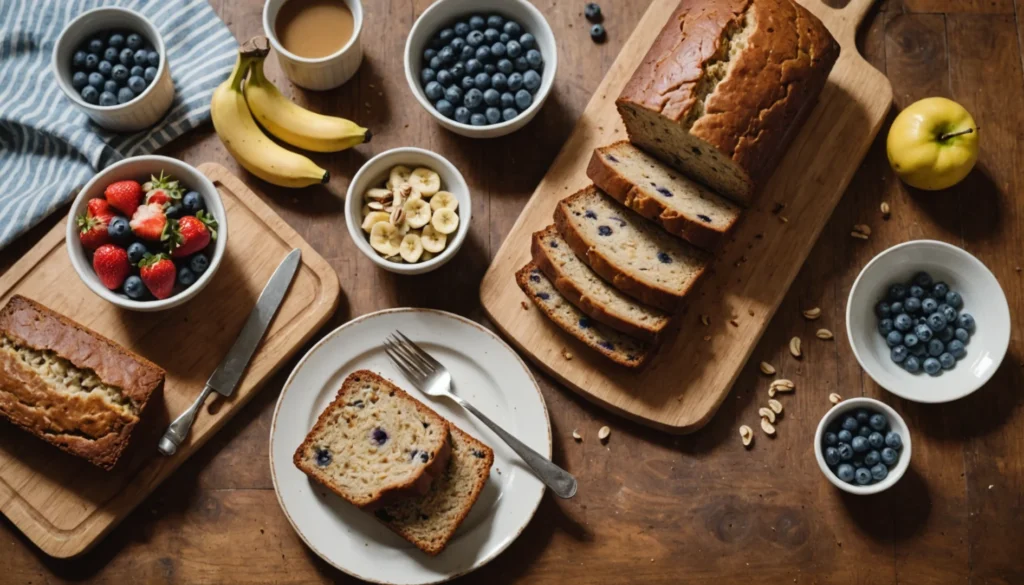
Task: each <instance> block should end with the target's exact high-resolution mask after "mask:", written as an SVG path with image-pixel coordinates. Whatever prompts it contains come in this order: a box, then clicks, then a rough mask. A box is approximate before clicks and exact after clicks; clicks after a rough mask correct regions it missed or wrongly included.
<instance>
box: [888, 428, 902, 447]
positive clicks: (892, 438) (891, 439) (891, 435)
mask: <svg viewBox="0 0 1024 585" xmlns="http://www.w3.org/2000/svg"><path fill="white" fill-rule="evenodd" d="M885 445H886V447H891V448H893V449H901V448H902V447H903V437H901V436H900V434H899V433H897V432H896V431H889V432H888V433H886V434H885Z"/></svg>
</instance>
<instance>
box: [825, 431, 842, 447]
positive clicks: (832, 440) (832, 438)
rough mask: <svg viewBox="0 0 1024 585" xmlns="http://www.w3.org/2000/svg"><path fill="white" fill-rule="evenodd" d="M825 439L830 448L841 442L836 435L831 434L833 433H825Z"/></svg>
mask: <svg viewBox="0 0 1024 585" xmlns="http://www.w3.org/2000/svg"><path fill="white" fill-rule="evenodd" d="M824 438H825V444H826V445H829V446H830V447H834V446H835V444H836V443H838V442H839V438H838V437H836V434H835V433H833V432H831V431H829V432H827V433H825V436H824Z"/></svg>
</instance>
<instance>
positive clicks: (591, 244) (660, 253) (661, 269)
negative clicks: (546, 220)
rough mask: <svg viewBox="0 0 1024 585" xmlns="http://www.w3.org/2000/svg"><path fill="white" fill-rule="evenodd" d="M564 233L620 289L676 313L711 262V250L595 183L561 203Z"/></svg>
mask: <svg viewBox="0 0 1024 585" xmlns="http://www.w3.org/2000/svg"><path fill="white" fill-rule="evenodd" d="M555 223H556V224H557V225H558V231H559V233H561V234H562V237H563V238H565V241H566V242H568V243H569V246H570V247H571V248H572V249H573V252H575V253H576V255H577V256H579V257H580V259H581V260H584V261H585V262H586V263H587V264H589V265H590V267H591V268H592V269H593V270H594V272H596V273H597V274H598V275H600V276H601V277H602V278H604V279H605V280H607V281H608V282H610V283H612V284H613V285H614V286H615V288H617V289H619V290H620V291H622V292H624V293H626V294H628V295H630V296H631V297H633V298H635V299H638V300H640V301H642V302H644V303H647V304H648V305H654V306H655V307H658V308H660V309H664V310H666V311H673V310H675V309H676V308H677V307H678V306H679V302H680V301H681V300H682V299H683V297H684V296H686V293H688V292H689V291H690V289H691V288H693V285H694V284H695V283H696V282H697V280H698V279H699V278H700V276H701V275H702V274H703V273H704V269H705V268H706V267H707V264H708V256H707V254H706V253H705V252H703V251H701V250H698V249H697V248H695V247H693V246H691V245H690V244H687V243H686V242H683V241H680V240H678V239H676V238H673V237H672V236H670V235H668V234H667V233H665V232H664V231H662V230H660V229H658V227H657V226H655V225H654V224H652V223H651V222H649V221H647V220H646V219H644V218H642V217H640V216H639V215H637V214H636V213H634V212H632V211H629V210H628V209H624V208H623V207H622V206H621V205H619V203H618V202H617V201H615V200H614V199H612V198H611V197H609V196H608V195H606V194H605V193H603V192H602V191H600V190H598V189H597V188H596V187H594V186H590V187H587V188H586V189H583V190H582V191H579V192H577V193H575V194H573V195H570V196H569V197H567V198H565V199H563V200H562V201H561V202H559V204H558V207H557V208H556V209H555Z"/></svg>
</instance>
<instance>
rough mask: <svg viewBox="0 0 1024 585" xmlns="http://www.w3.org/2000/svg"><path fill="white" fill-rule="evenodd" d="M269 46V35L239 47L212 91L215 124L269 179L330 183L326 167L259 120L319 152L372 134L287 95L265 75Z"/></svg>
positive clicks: (228, 144)
mask: <svg viewBox="0 0 1024 585" xmlns="http://www.w3.org/2000/svg"><path fill="white" fill-rule="evenodd" d="M269 52H270V46H269V43H268V42H267V39H266V37H256V38H254V39H251V40H249V41H247V42H246V43H244V44H243V45H242V46H241V47H240V48H239V50H238V60H237V61H236V62H235V68H234V70H233V71H232V72H231V76H230V77H228V79H227V80H226V81H224V83H222V84H221V85H220V86H219V87H218V88H217V89H216V90H215V91H214V92H213V99H212V100H211V102H210V114H211V116H212V117H213V127H214V129H215V130H216V131H217V135H218V136H220V139H221V141H222V142H223V143H224V147H225V148H227V149H228V152H230V153H231V156H233V157H235V159H236V160H238V162H239V164H241V165H242V166H243V167H245V169H246V170H247V171H249V172H250V173H252V174H254V175H256V176H257V177H259V178H261V179H263V180H264V181H267V182H268V183H273V184H274V185H278V186H281V187H293V188H297V187H306V186H309V185H315V184H317V183H326V182H327V181H328V179H329V178H330V174H329V173H328V172H327V171H326V170H324V169H322V168H320V167H319V166H317V164H316V163H314V162H313V161H312V160H310V159H309V158H307V157H305V156H302V155H301V154H296V153H294V152H291V151H289V150H287V149H285V148H282V147H281V146H280V145H278V144H277V143H276V142H274V141H273V140H271V139H270V138H268V137H267V135H266V134H264V133H263V130H261V129H260V127H259V125H257V124H256V121H257V120H258V121H259V123H260V124H262V125H263V127H264V128H266V129H267V131H268V132H270V133H271V134H273V135H274V136H276V137H277V138H279V139H281V140H282V141H283V142H286V143H288V144H291V145H293V146H297V147H299V148H303V149H306V150H311V151H315V152H337V151H339V150H344V149H346V148H350V147H352V146H355V145H357V144H362V143H363V142H369V140H370V138H371V137H372V134H371V133H370V131H369V130H367V129H366V128H362V127H360V126H359V125H358V124H355V123H354V122H351V121H349V120H345V119H344V118H337V117H334V116H324V115H321V114H317V113H315V112H311V111H309V110H306V109H304V108H302V107H299V106H298V105H296V104H294V103H292V102H291V101H290V100H288V99H287V98H286V97H284V96H283V95H282V94H281V92H279V91H278V90H277V88H276V87H274V85H273V84H272V83H270V82H269V81H268V80H267V78H266V77H265V76H264V75H263V61H264V60H265V59H266V57H267V54H268V53H269ZM246 75H248V80H246ZM243 81H244V82H245V86H244V88H243V85H242V84H243ZM254 115H255V119H254V118H253V116H254Z"/></svg>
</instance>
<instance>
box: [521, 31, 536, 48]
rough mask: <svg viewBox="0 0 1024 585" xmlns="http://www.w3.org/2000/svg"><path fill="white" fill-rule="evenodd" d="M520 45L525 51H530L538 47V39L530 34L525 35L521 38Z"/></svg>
mask: <svg viewBox="0 0 1024 585" xmlns="http://www.w3.org/2000/svg"><path fill="white" fill-rule="evenodd" d="M519 44H520V45H521V46H522V47H523V49H524V50H530V49H532V48H534V47H536V46H537V39H536V38H535V37H534V36H533V35H532V34H530V33H523V36H521V37H519Z"/></svg>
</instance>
